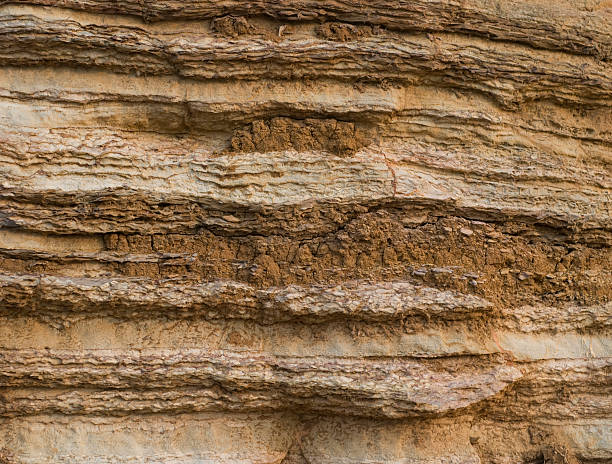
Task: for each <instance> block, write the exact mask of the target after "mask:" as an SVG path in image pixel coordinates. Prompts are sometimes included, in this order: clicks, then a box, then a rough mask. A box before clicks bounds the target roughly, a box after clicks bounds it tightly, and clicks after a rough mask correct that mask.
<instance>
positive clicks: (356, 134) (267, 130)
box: [231, 117, 374, 156]
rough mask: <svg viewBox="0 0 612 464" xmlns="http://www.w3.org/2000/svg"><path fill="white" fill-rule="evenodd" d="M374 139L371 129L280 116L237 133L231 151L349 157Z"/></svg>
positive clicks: (347, 124)
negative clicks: (327, 153)
mask: <svg viewBox="0 0 612 464" xmlns="http://www.w3.org/2000/svg"><path fill="white" fill-rule="evenodd" d="M373 136H374V131H373V130H372V129H370V128H363V127H358V126H357V125H356V124H355V123H353V122H345V121H337V120H335V119H304V120H298V119H291V118H284V117H279V118H272V119H269V120H264V121H255V122H253V123H251V124H249V125H247V126H246V127H244V128H242V129H239V130H237V131H236V132H235V133H234V136H233V137H232V140H231V151H232V152H236V153H241V152H261V153H266V152H273V151H283V150H296V151H308V150H323V151H327V152H330V153H332V154H334V155H338V156H350V155H353V154H355V152H357V151H358V150H359V149H360V148H362V147H364V146H366V145H367V144H369V143H371V142H372V138H373Z"/></svg>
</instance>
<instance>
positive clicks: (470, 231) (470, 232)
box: [459, 227, 474, 237]
mask: <svg viewBox="0 0 612 464" xmlns="http://www.w3.org/2000/svg"><path fill="white" fill-rule="evenodd" d="M459 232H461V233H462V234H463V235H467V236H468V237H469V236H470V235H472V234H473V233H474V231H473V230H472V229H466V228H465V227H462V228H461V229H459Z"/></svg>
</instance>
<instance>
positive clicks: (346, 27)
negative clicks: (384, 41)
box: [317, 23, 381, 42]
mask: <svg viewBox="0 0 612 464" xmlns="http://www.w3.org/2000/svg"><path fill="white" fill-rule="evenodd" d="M380 31H381V28H380V27H379V26H356V25H354V24H347V23H325V24H321V26H319V27H318V28H317V35H319V36H320V37H322V38H324V39H327V40H334V41H337V42H350V41H353V40H359V39H361V38H363V37H371V36H373V35H378V34H380Z"/></svg>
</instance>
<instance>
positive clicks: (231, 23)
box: [212, 16, 257, 37]
mask: <svg viewBox="0 0 612 464" xmlns="http://www.w3.org/2000/svg"><path fill="white" fill-rule="evenodd" d="M212 28H213V30H214V31H215V32H217V33H219V34H221V35H224V36H226V37H239V36H241V35H245V34H253V33H255V32H257V29H256V28H255V26H253V25H252V24H249V22H248V21H247V19H246V18H245V17H244V16H222V17H220V18H215V19H213V22H212Z"/></svg>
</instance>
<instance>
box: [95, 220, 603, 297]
mask: <svg viewBox="0 0 612 464" xmlns="http://www.w3.org/2000/svg"><path fill="white" fill-rule="evenodd" d="M106 243H107V248H108V250H109V251H115V252H131V253H151V252H155V253H196V254H197V258H196V260H195V262H194V263H193V264H192V265H187V266H185V265H177V266H174V265H172V264H168V265H163V266H160V265H158V264H146V263H145V264H141V263H126V264H112V265H110V267H109V270H111V269H112V272H118V273H120V274H123V275H133V276H149V277H166V276H171V275H191V276H193V277H197V278H198V279H205V280H214V279H219V278H221V279H226V278H227V279H235V280H239V281H245V282H248V283H250V284H253V285H258V286H268V285H286V284H293V283H296V284H310V283H332V282H342V281H344V280H350V279H361V278H368V279H372V280H392V279H409V280H416V281H418V282H422V283H425V284H427V285H431V286H436V287H438V288H449V289H456V290H459V291H461V292H466V293H473V294H477V295H481V296H484V297H486V298H487V299H489V300H490V301H492V302H494V303H497V304H499V305H502V306H507V305H516V304H518V303H530V302H536V301H543V302H545V303H547V304H554V303H556V302H566V301H574V302H582V303H585V304H591V303H596V302H605V301H608V300H609V299H610V298H612V289H610V288H609V285H607V284H606V282H608V279H609V269H608V267H609V262H610V260H611V257H612V250H610V249H609V248H590V247H587V246H585V245H577V244H564V243H561V242H557V241H555V240H552V239H550V238H548V237H546V236H545V231H542V230H538V229H537V228H535V227H527V226H513V225H512V224H506V225H503V226H499V225H493V224H486V223H482V222H476V221H472V222H470V221H467V220H465V219H460V218H443V219H437V218H434V219H432V220H431V222H426V223H424V224H419V225H412V224H406V223H404V222H403V221H402V217H401V214H395V213H392V212H388V211H379V212H371V213H366V214H362V215H360V216H358V217H356V218H355V219H354V220H352V221H350V222H349V223H348V225H346V226H345V227H343V228H341V229H339V230H337V231H335V232H332V233H329V234H325V235H323V236H321V237H316V238H311V239H296V238H295V237H282V236H278V235H271V236H266V237H264V236H245V237H224V236H220V235H215V234H213V233H211V232H208V231H205V232H201V233H200V234H197V235H180V234H168V235H153V236H136V235H118V234H110V235H107V236H106Z"/></svg>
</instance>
